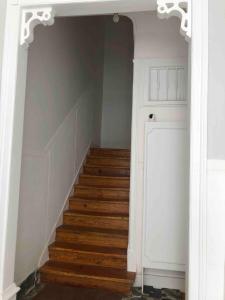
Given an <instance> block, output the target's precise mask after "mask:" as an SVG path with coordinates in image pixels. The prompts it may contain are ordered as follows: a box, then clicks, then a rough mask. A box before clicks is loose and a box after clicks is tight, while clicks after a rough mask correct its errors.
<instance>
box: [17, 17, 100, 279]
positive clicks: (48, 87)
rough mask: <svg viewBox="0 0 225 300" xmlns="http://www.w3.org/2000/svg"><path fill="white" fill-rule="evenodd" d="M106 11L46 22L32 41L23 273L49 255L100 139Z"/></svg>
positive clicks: (20, 249) (21, 228) (20, 250)
mask: <svg viewBox="0 0 225 300" xmlns="http://www.w3.org/2000/svg"><path fill="white" fill-rule="evenodd" d="M102 21H103V20H102V18H100V17H90V18H68V19H66V18H61V19H56V22H55V25H54V26H52V27H43V26H38V27H37V28H36V29H35V40H34V42H33V44H32V45H31V46H30V49H29V59H28V75H27V92H26V106H25V123H24V143H23V159H22V174H21V189H20V208H19V223H18V240H17V253H16V272H15V280H16V282H17V283H21V282H22V281H23V280H24V279H25V278H26V277H27V276H28V275H29V274H30V273H32V272H33V271H34V270H35V269H36V268H37V266H38V264H39V262H43V259H44V258H45V257H44V258H43V257H42V256H43V255H45V253H44V252H43V250H46V249H47V248H46V247H47V245H48V241H49V239H50V238H51V237H52V233H53V232H54V229H55V226H56V224H57V222H58V221H59V216H60V214H61V213H62V210H63V208H64V206H65V203H66V202H65V201H66V199H67V197H68V193H69V192H70V190H71V185H72V184H73V182H74V179H75V177H76V174H77V173H78V171H79V168H80V165H81V163H82V160H83V159H84V157H85V155H86V152H87V149H88V148H89V146H90V143H95V144H98V143H99V142H100V123H101V118H100V114H101V99H102V94H101V93H102V90H101V85H102V71H103V52H102V51H103V42H104V39H103V30H102V28H103V27H102V24H103V23H102Z"/></svg>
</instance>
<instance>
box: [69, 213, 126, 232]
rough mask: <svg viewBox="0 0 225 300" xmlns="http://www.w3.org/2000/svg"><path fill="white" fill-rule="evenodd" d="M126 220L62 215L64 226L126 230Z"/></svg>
mask: <svg viewBox="0 0 225 300" xmlns="http://www.w3.org/2000/svg"><path fill="white" fill-rule="evenodd" d="M128 223H129V222H128V219H127V218H117V219H115V218H107V217H102V216H101V217H96V216H90V215H89V216H71V215H64V224H65V225H73V226H83V227H93V228H108V229H118V230H119V229H121V230H128V226H129V224H128Z"/></svg>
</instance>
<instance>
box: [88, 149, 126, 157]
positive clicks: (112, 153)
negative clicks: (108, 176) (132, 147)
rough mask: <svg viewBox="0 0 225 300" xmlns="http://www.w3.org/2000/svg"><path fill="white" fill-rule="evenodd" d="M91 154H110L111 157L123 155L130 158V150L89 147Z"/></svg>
mask: <svg viewBox="0 0 225 300" xmlns="http://www.w3.org/2000/svg"><path fill="white" fill-rule="evenodd" d="M90 154H91V155H94V156H112V157H124V158H130V151H127V150H120V151H116V150H106V149H91V151H90Z"/></svg>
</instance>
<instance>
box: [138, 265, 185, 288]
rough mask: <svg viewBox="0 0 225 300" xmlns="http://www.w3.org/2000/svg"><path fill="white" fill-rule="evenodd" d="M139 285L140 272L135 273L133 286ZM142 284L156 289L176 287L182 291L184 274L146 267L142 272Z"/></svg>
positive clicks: (140, 283)
mask: <svg viewBox="0 0 225 300" xmlns="http://www.w3.org/2000/svg"><path fill="white" fill-rule="evenodd" d="M141 285H142V276H141V274H137V275H136V280H135V283H134V286H136V287H140V286H141ZM144 285H148V286H153V287H154V288H158V289H162V288H169V289H176V290H180V291H181V292H184V291H185V275H184V273H183V272H171V271H163V270H152V269H146V270H145V272H144Z"/></svg>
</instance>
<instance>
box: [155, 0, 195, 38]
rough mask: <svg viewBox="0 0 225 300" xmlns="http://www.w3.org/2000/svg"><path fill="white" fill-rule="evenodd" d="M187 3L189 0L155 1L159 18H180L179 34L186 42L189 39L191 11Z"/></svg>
mask: <svg viewBox="0 0 225 300" xmlns="http://www.w3.org/2000/svg"><path fill="white" fill-rule="evenodd" d="M189 2H190V1H189V0H157V5H158V9H157V10H158V16H159V18H164V17H167V18H169V17H171V16H176V17H180V19H181V26H180V32H181V34H182V35H183V36H185V38H186V40H187V41H188V40H189V39H191V10H190V7H189Z"/></svg>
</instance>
